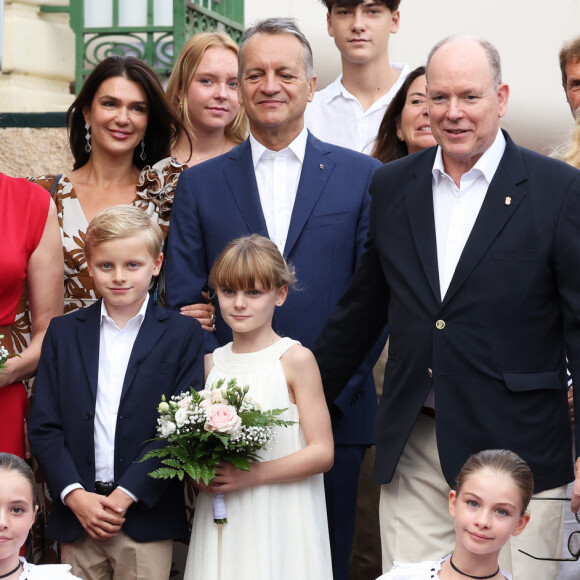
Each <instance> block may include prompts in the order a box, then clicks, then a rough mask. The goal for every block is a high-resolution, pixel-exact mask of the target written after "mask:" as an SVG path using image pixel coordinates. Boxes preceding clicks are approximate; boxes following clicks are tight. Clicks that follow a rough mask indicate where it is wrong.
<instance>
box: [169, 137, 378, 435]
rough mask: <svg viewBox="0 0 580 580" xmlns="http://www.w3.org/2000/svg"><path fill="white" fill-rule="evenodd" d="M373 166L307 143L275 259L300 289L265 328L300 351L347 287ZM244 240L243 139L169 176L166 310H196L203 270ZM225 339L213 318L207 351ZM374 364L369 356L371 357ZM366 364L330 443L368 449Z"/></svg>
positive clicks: (372, 399) (252, 209)
mask: <svg viewBox="0 0 580 580" xmlns="http://www.w3.org/2000/svg"><path fill="white" fill-rule="evenodd" d="M377 167H380V163H379V162H378V161H377V160H375V159H372V158H370V157H368V156H366V155H362V154H360V153H356V152H354V151H350V150H348V149H344V148H341V147H336V146H333V145H329V144H327V143H323V142H321V141H319V140H318V139H316V138H315V137H314V136H312V135H310V134H309V135H308V140H307V145H306V152H305V156H304V164H303V168H302V173H301V176H300V182H299V185H298V191H297V195H296V201H295V204H294V209H293V212H292V218H291V222H290V228H289V231H288V238H287V240H286V246H285V249H284V257H285V258H286V259H287V260H288V261H289V262H290V263H291V264H293V265H294V267H295V268H296V275H297V278H298V284H299V287H300V289H299V290H297V291H294V292H291V293H290V295H289V296H288V299H287V300H286V303H285V304H284V306H282V307H281V308H277V309H276V313H275V316H274V322H273V325H274V329H275V330H276V332H278V333H279V334H282V335H285V336H290V337H291V338H294V339H296V340H299V341H300V342H301V343H302V344H303V345H304V346H306V347H308V348H310V347H312V345H313V344H314V341H315V340H316V338H317V336H318V334H319V332H320V330H321V329H322V327H323V326H324V324H325V322H326V320H327V319H328V317H329V315H330V313H331V312H332V311H333V309H334V307H335V305H336V303H337V302H338V299H339V298H340V296H341V295H342V293H343V292H344V290H345V289H346V288H347V286H348V283H349V281H350V279H351V276H352V275H353V273H354V271H355V268H356V265H357V263H358V261H359V258H360V256H361V254H362V252H363V249H364V241H365V239H366V236H367V231H368V213H369V206H370V196H369V193H368V189H369V185H370V181H371V178H372V175H373V174H374V172H375V170H376V169H377ZM250 234H260V235H262V236H265V237H268V230H267V228H266V222H265V219H264V214H263V212H262V208H261V205H260V197H259V194H258V186H257V183H256V177H255V172H254V166H253V163H252V152H251V147H250V142H249V140H247V141H245V142H244V143H242V144H241V145H239V146H238V147H236V148H235V149H233V150H232V151H230V152H229V153H226V154H225V155H222V156H220V157H217V158H215V159H211V160H209V161H206V162H204V163H202V164H200V165H197V166H195V167H193V168H191V169H188V170H187V171H185V172H183V173H182V175H181V176H180V178H179V183H178V187H177V191H176V194H175V200H174V205H173V210H172V215H171V228H170V232H169V239H168V247H167V262H166V265H167V270H166V273H167V302H168V305H169V307H170V308H179V307H180V306H183V305H185V304H192V303H195V302H200V301H201V300H202V298H201V291H202V289H203V288H204V286H205V285H206V284H207V278H208V274H209V271H210V269H211V267H212V265H213V263H214V261H215V259H216V258H217V257H218V256H219V254H220V253H221V251H222V250H223V249H224V248H225V246H226V245H227V244H228V243H229V242H231V241H232V240H233V239H235V238H237V237H240V236H246V235H250ZM230 340H231V331H230V329H229V327H228V326H227V325H226V323H225V322H223V320H222V319H221V317H220V316H219V313H218V319H217V332H216V333H215V336H214V335H212V334H211V333H206V343H207V344H206V348H207V350H208V351H210V352H211V351H213V350H214V348H215V347H217V346H218V345H223V344H225V343H227V342H229V341H230ZM375 358H376V357H375ZM371 365H372V361H370V362H369V363H368V364H366V366H365V367H364V368H361V370H360V371H359V372H358V373H357V376H356V377H355V378H354V379H353V380H352V381H351V382H350V383H349V386H348V388H347V389H346V390H345V392H344V393H343V394H342V395H341V397H340V398H339V399H338V400H337V401H336V403H337V406H338V408H339V409H340V410H341V412H340V413H334V416H333V427H334V437H335V442H336V443H346V444H369V443H371V442H372V437H373V435H372V420H373V417H374V414H375V412H376V407H377V401H376V394H375V388H374V382H373V378H372V374H371V372H370V371H371Z"/></svg>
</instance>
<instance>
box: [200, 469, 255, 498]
mask: <svg viewBox="0 0 580 580" xmlns="http://www.w3.org/2000/svg"><path fill="white" fill-rule="evenodd" d="M259 468H260V464H259V463H252V464H251V465H250V471H242V470H241V469H238V468H237V467H236V466H235V465H233V464H232V463H229V462H227V461H223V462H222V463H220V464H219V465H218V466H217V468H216V472H215V477H214V478H213V479H212V480H211V482H210V484H209V485H204V484H203V482H200V484H199V488H200V489H201V490H202V491H205V492H206V493H213V494H216V493H224V492H226V491H234V490H236V489H246V488H248V487H253V486H255V485H258V484H259V481H258V480H257V474H258V471H259Z"/></svg>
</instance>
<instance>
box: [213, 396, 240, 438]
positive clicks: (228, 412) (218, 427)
mask: <svg viewBox="0 0 580 580" xmlns="http://www.w3.org/2000/svg"><path fill="white" fill-rule="evenodd" d="M241 425H242V420H241V419H240V417H239V415H238V413H237V412H236V408H235V407H234V406H232V405H223V404H221V403H218V404H216V405H212V406H211V407H210V408H209V409H207V410H206V421H205V425H204V429H205V430H206V431H217V432H218V433H227V434H228V435H232V434H233V433H235V432H236V431H237V430H238V429H239V428H240V426H241Z"/></svg>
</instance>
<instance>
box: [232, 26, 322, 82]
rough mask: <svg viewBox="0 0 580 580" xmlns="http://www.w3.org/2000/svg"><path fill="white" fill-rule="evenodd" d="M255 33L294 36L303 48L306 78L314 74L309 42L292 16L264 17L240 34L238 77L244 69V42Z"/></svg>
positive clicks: (308, 79)
mask: <svg viewBox="0 0 580 580" xmlns="http://www.w3.org/2000/svg"><path fill="white" fill-rule="evenodd" d="M256 34H291V35H292V36H295V37H296V38H297V39H298V40H299V41H300V44H301V45H302V48H303V49H304V57H303V62H302V65H303V67H304V72H305V74H306V80H307V81H310V80H312V78H313V77H314V76H315V73H314V59H313V57H312V48H311V47H310V43H309V42H308V39H307V38H306V36H304V33H303V32H302V30H300V28H298V24H296V20H295V19H294V18H285V17H277V18H266V19H264V20H258V22H256V23H255V24H254V25H252V26H249V27H248V28H246V30H244V35H243V36H242V42H241V44H240V52H239V54H238V77H239V78H241V77H242V71H243V70H244V48H245V46H246V43H247V42H248V40H250V38H252V36H255V35H256Z"/></svg>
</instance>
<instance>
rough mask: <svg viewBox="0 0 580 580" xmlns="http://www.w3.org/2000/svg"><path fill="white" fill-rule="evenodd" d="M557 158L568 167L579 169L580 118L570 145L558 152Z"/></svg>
mask: <svg viewBox="0 0 580 580" xmlns="http://www.w3.org/2000/svg"><path fill="white" fill-rule="evenodd" d="M558 157H559V158H560V159H561V160H562V161H564V162H565V163H568V165H572V166H573V167H577V168H578V169H580V116H579V117H578V120H577V121H576V127H575V128H574V133H573V134H572V139H571V141H570V145H569V146H568V147H567V148H566V150H564V151H563V152H561V153H560V152H559V153H558Z"/></svg>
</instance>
